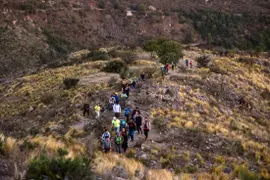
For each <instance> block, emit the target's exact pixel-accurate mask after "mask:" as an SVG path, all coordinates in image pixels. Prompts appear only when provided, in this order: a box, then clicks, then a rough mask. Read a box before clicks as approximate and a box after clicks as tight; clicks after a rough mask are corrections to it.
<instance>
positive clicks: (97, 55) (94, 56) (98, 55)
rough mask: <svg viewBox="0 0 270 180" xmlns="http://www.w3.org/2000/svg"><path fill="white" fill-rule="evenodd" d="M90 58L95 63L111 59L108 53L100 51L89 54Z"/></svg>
mask: <svg viewBox="0 0 270 180" xmlns="http://www.w3.org/2000/svg"><path fill="white" fill-rule="evenodd" d="M88 57H89V58H90V59H91V60H93V61H97V60H109V59H110V56H109V54H108V53H107V52H105V51H100V50H95V51H92V52H91V53H89V54H88Z"/></svg>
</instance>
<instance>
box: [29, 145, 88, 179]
mask: <svg viewBox="0 0 270 180" xmlns="http://www.w3.org/2000/svg"><path fill="white" fill-rule="evenodd" d="M66 155H67V152H66V151H65V150H62V149H59V150H58V154H57V155H56V156H55V157H53V158H49V157H48V155H46V154H42V155H40V156H39V157H37V158H35V159H33V160H32V161H31V162H30V164H29V166H28V169H27V173H26V179H36V180H39V179H40V180H41V179H44V177H45V178H46V179H91V172H90V171H89V160H88V159H86V158H83V157H75V158H74V159H70V158H65V156H66Z"/></svg>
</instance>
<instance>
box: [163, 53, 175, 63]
mask: <svg viewBox="0 0 270 180" xmlns="http://www.w3.org/2000/svg"><path fill="white" fill-rule="evenodd" d="M178 60H179V57H178V56H177V55H176V54H175V53H174V52H171V53H167V54H165V55H163V56H162V57H161V59H160V62H161V63H162V64H170V63H174V64H176V63H177V62H178Z"/></svg>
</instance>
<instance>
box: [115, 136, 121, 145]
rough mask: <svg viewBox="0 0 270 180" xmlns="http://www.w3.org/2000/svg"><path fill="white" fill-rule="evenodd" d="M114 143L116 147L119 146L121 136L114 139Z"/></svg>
mask: <svg viewBox="0 0 270 180" xmlns="http://www.w3.org/2000/svg"><path fill="white" fill-rule="evenodd" d="M115 142H116V144H118V145H119V144H121V142H122V138H121V136H118V137H116V140H115Z"/></svg>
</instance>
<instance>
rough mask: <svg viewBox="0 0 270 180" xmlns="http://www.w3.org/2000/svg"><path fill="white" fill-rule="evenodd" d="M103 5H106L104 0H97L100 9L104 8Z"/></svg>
mask: <svg viewBox="0 0 270 180" xmlns="http://www.w3.org/2000/svg"><path fill="white" fill-rule="evenodd" d="M105 6H106V3H105V0H99V1H98V7H99V8H100V9H105Z"/></svg>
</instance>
